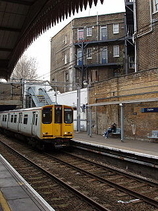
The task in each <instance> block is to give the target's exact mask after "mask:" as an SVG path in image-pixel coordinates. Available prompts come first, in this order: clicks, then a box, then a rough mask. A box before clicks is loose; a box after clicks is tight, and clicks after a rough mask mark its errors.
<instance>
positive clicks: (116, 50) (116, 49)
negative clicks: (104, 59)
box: [113, 45, 120, 57]
mask: <svg viewBox="0 0 158 211" xmlns="http://www.w3.org/2000/svg"><path fill="white" fill-rule="evenodd" d="M119 56H120V48H119V45H114V46H113V57H119Z"/></svg>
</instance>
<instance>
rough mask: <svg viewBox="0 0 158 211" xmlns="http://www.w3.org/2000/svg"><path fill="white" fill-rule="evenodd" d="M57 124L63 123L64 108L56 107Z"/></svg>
mask: <svg viewBox="0 0 158 211" xmlns="http://www.w3.org/2000/svg"><path fill="white" fill-rule="evenodd" d="M55 123H62V107H61V106H56V107H55Z"/></svg>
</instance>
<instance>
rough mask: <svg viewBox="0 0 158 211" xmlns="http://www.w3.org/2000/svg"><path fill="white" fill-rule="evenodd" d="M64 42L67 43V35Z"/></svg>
mask: <svg viewBox="0 0 158 211" xmlns="http://www.w3.org/2000/svg"><path fill="white" fill-rule="evenodd" d="M64 44H67V35H65V37H64Z"/></svg>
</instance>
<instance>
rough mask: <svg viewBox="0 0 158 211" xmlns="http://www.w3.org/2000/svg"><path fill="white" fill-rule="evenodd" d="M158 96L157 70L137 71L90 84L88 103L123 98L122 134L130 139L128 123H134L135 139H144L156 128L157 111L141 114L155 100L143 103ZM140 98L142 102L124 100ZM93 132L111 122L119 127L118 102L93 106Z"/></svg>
mask: <svg viewBox="0 0 158 211" xmlns="http://www.w3.org/2000/svg"><path fill="white" fill-rule="evenodd" d="M151 98H158V69H157V70H150V71H141V72H137V73H133V74H130V75H127V76H122V77H119V78H113V79H111V80H107V81H102V82H98V83H95V84H93V86H92V87H91V88H90V92H89V99H90V104H94V103H103V102H114V101H120V102H123V101H126V103H125V104H124V127H125V128H124V129H125V136H126V137H130V138H134V135H133V134H132V125H133V124H134V125H135V126H136V138H139V139H147V134H148V133H149V132H150V131H151V130H154V129H155V130H156V129H158V118H157V114H158V113H142V112H141V109H142V108H150V107H152V108H153V107H158V102H157V101H155V102H147V101H148V99H151ZM133 100H142V101H144V100H145V101H146V102H139V103H127V101H133ZM92 110H93V120H94V121H95V124H96V129H95V132H96V133H99V134H101V133H102V131H103V129H104V128H107V127H108V126H109V125H111V124H112V123H114V122H115V123H117V125H118V127H120V107H119V105H118V104H117V105H112V104H111V105H104V106H97V107H96V106H94V107H93V109H92Z"/></svg>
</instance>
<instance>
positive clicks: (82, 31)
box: [77, 28, 84, 40]
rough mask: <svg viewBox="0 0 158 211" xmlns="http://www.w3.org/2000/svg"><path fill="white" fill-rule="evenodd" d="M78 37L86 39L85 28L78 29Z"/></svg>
mask: <svg viewBox="0 0 158 211" xmlns="http://www.w3.org/2000/svg"><path fill="white" fill-rule="evenodd" d="M77 37H78V40H83V39H84V29H83V28H80V29H78V34H77Z"/></svg>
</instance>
